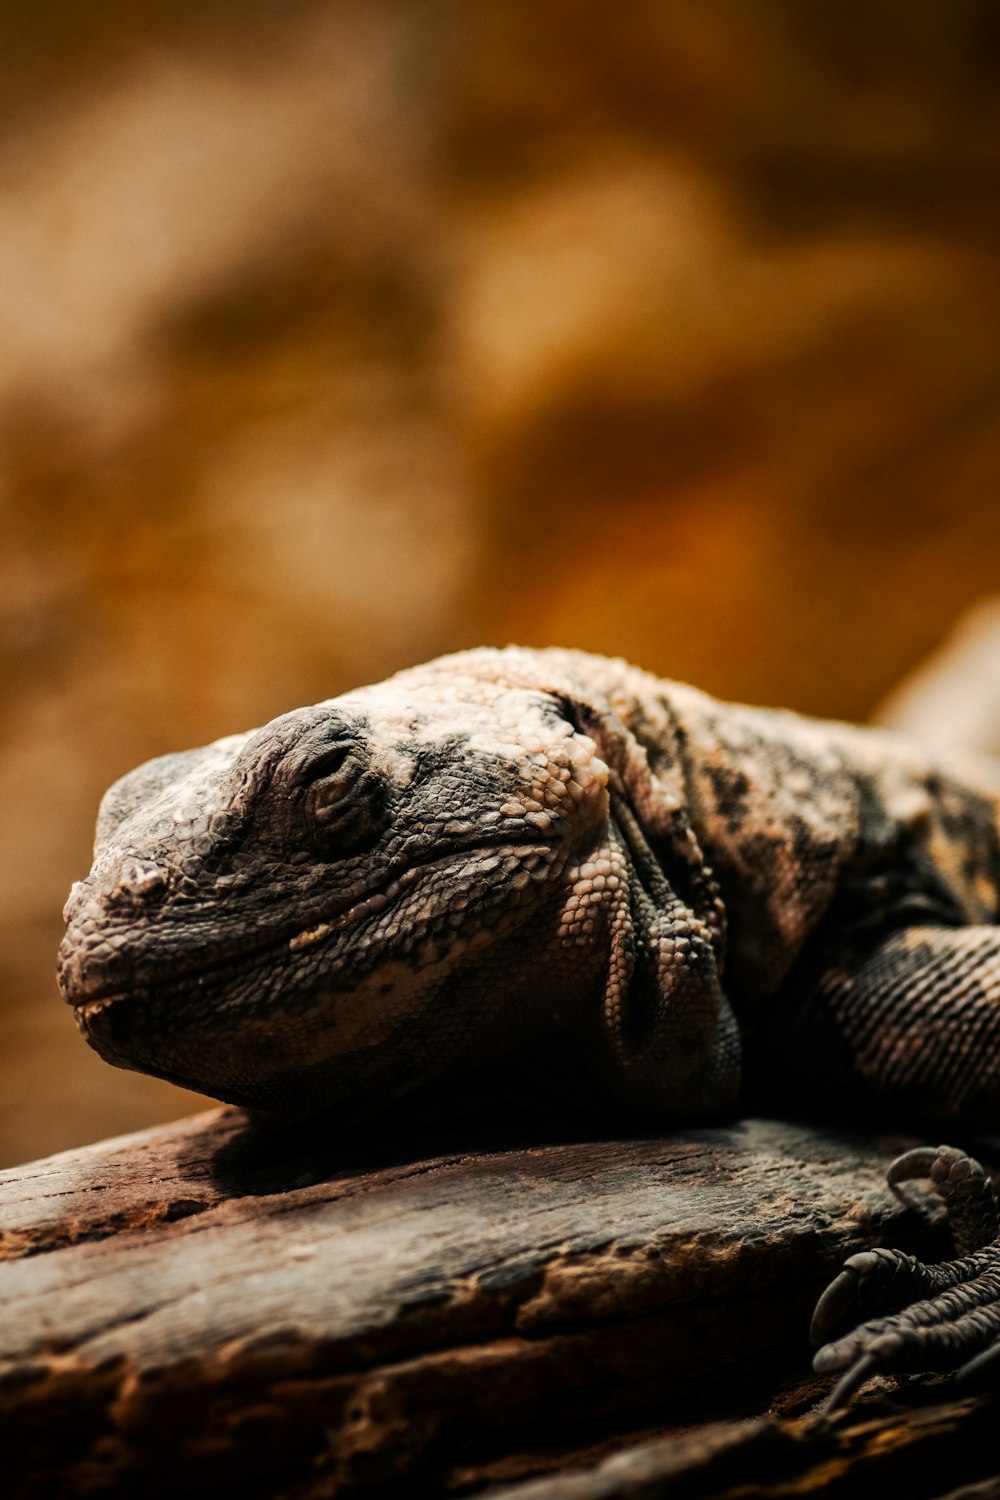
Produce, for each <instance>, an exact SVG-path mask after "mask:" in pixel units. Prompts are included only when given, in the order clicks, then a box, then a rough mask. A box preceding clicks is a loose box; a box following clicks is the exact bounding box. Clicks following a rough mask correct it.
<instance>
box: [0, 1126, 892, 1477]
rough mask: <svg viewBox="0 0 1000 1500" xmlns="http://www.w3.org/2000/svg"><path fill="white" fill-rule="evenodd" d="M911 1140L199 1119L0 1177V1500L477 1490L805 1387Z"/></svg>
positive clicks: (789, 1131) (885, 1218)
mask: <svg viewBox="0 0 1000 1500" xmlns="http://www.w3.org/2000/svg"><path fill="white" fill-rule="evenodd" d="M908 1144H910V1142H909V1141H908V1140H904V1139H902V1138H893V1139H891V1140H890V1139H888V1138H884V1139H881V1140H870V1141H868V1142H867V1143H865V1142H864V1141H862V1140H860V1139H853V1138H849V1137H846V1136H838V1135H836V1134H832V1133H829V1132H823V1131H820V1130H817V1129H810V1128H807V1127H804V1126H796V1125H789V1124H778V1123H775V1122H769V1121H763V1120H750V1121H746V1122H743V1123H741V1124H739V1125H735V1126H732V1127H729V1128H720V1129H711V1130H693V1131H688V1132H684V1133H681V1134H674V1135H671V1136H669V1137H659V1136H657V1137H647V1138H640V1139H598V1138H591V1139H584V1140H555V1141H552V1140H550V1141H546V1142H541V1141H536V1142H534V1143H525V1142H523V1141H521V1142H517V1143H513V1144H512V1143H511V1142H510V1141H507V1142H504V1141H497V1140H495V1139H494V1140H492V1141H491V1140H489V1139H486V1140H484V1139H482V1138H481V1139H479V1140H478V1141H477V1140H470V1141H469V1142H468V1143H467V1144H466V1143H465V1142H463V1143H462V1145H461V1148H460V1149H458V1148H455V1149H452V1150H450V1151H448V1152H443V1151H441V1150H440V1144H439V1143H438V1145H437V1146H435V1145H434V1143H433V1142H424V1143H421V1142H420V1141H412V1142H410V1143H409V1146H408V1149H406V1150H405V1151H404V1150H403V1148H401V1147H400V1146H399V1145H398V1144H397V1145H396V1146H395V1147H390V1146H388V1145H379V1143H377V1142H376V1143H373V1144H372V1145H371V1146H369V1147H367V1148H365V1149H361V1148H360V1147H355V1148H353V1151H352V1152H348V1151H347V1150H346V1149H345V1148H334V1147H331V1148H329V1150H328V1151H326V1152H325V1153H317V1152H316V1151H315V1149H312V1148H310V1147H309V1146H308V1144H306V1143H305V1142H304V1141H303V1140H302V1139H301V1138H296V1137H295V1136H277V1137H273V1136H269V1135H267V1134H266V1133H263V1132H261V1131H260V1130H258V1129H255V1128H253V1127H251V1126H250V1125H249V1124H248V1122H247V1121H246V1119H245V1118H244V1117H243V1116H242V1115H241V1114H240V1113H239V1112H238V1111H234V1110H218V1111H213V1112H210V1113H208V1114H204V1115H199V1116H196V1117H194V1118H192V1119H190V1120H187V1121H182V1122H180V1123H179V1124H177V1125H175V1126H171V1127H168V1128H166V1129H157V1130H152V1131H147V1132H144V1133H142V1134H139V1135H135V1136H131V1137H124V1138H122V1139H119V1140H116V1141H108V1142H104V1143H102V1144H100V1145H97V1146H93V1147H90V1148H88V1149H86V1150H83V1151H78V1152H69V1153H65V1154H63V1155H60V1156H55V1157H51V1158H48V1159H47V1160H45V1161H40V1162H35V1163H32V1164H31V1165H29V1166H27V1167H23V1168H19V1169H16V1170H13V1171H9V1172H6V1173H4V1174H2V1175H0V1254H2V1256H3V1257H4V1263H3V1264H2V1265H0V1328H2V1339H0V1342H2V1358H0V1424H2V1456H3V1464H4V1470H3V1472H4V1478H5V1482H6V1486H7V1488H6V1489H5V1491H4V1493H5V1494H9V1495H12V1496H14V1495H16V1496H26V1497H29V1496H30V1497H34V1496H43V1495H45V1496H48V1495H54V1494H60V1493H74V1494H75V1493H81V1494H89V1493H95V1494H96V1493H121V1494H128V1493H134V1492H136V1491H137V1490H138V1489H140V1488H141V1490H142V1492H143V1493H144V1494H147V1495H158V1494H167V1493H174V1492H176V1490H177V1488H178V1487H179V1486H182V1487H183V1489H184V1490H185V1491H186V1492H187V1493H209V1492H211V1493H221V1492H225V1491H226V1489H227V1487H228V1486H233V1487H234V1490H238V1491H239V1493H240V1494H241V1495H244V1496H247V1495H249V1496H254V1495H272V1494H278V1493H280V1494H286V1493H287V1494H288V1495H293V1494H294V1495H303V1496H305V1495H315V1496H317V1497H318V1496H320V1495H326V1494H334V1493H336V1494H338V1495H340V1494H348V1493H352V1492H354V1491H357V1490H367V1489H371V1488H372V1487H375V1488H378V1489H381V1488H388V1489H393V1488H397V1487H399V1488H400V1489H401V1491H402V1492H406V1491H407V1487H408V1486H410V1485H412V1484H413V1483H414V1482H415V1481H416V1480H417V1479H418V1478H419V1480H420V1483H421V1484H423V1485H428V1484H433V1485H437V1486H452V1487H454V1488H455V1489H456V1490H458V1491H463V1490H464V1491H467V1492H468V1491H472V1490H474V1489H475V1488H477V1487H480V1486H481V1485H482V1484H483V1483H485V1482H486V1481H487V1480H488V1479H489V1480H491V1481H492V1482H496V1480H498V1479H500V1478H504V1477H507V1478H511V1477H516V1476H517V1475H518V1474H519V1473H530V1472H534V1471H535V1470H537V1469H542V1468H545V1467H546V1466H551V1465H552V1463H553V1462H559V1463H566V1462H568V1461H571V1460H572V1458H573V1457H574V1455H579V1454H580V1453H581V1452H586V1451H587V1450H588V1448H592V1447H593V1445H594V1444H595V1443H598V1444H600V1443H605V1444H606V1443H609V1442H610V1443H612V1444H614V1443H620V1442H621V1440H622V1438H623V1436H625V1435H628V1434H629V1433H636V1432H640V1431H643V1430H650V1429H652V1430H654V1431H659V1432H663V1431H666V1430H669V1429H670V1428H671V1427H673V1426H677V1425H680V1424H690V1423H692V1422H696V1421H704V1420H705V1419H706V1418H708V1417H719V1416H745V1415H746V1414H748V1413H750V1414H753V1413H760V1412H763V1411H766V1410H767V1408H768V1404H769V1399H770V1396H771V1395H772V1394H773V1393H774V1392H775V1391H777V1390H779V1389H780V1388H782V1387H783V1386H786V1385H787V1384H788V1382H789V1381H794V1380H795V1379H799V1380H805V1381H806V1387H805V1389H807V1390H808V1391H811V1392H812V1396H813V1397H815V1395H816V1394H817V1393H818V1392H819V1391H820V1390H822V1389H825V1385H824V1384H823V1383H820V1384H819V1385H817V1384H816V1382H815V1381H812V1382H811V1384H810V1377H809V1376H808V1360H809V1349H808V1345H807V1340H806V1329H807V1326H808V1316H809V1312H810V1309H811V1306H812V1303H813V1300H814V1298H815V1296H816V1294H817V1292H818V1290H819V1289H820V1288H821V1287H822V1285H823V1283H824V1282H825V1280H827V1279H828V1278H829V1276H830V1274H831V1273H832V1272H833V1271H835V1270H836V1268H837V1267H838V1265H839V1262H840V1261H841V1260H842V1259H843V1257H844V1256H845V1255H847V1254H850V1253H851V1252H852V1251H854V1250H855V1249H858V1248H860V1247H861V1246H863V1245H867V1244H870V1243H872V1242H874V1241H877V1240H879V1239H889V1240H892V1241H905V1242H907V1243H912V1242H913V1239H914V1235H915V1233H917V1230H918V1223H917V1215H915V1214H914V1213H912V1212H911V1211H910V1210H907V1209H906V1208H904V1207H903V1206H902V1205H901V1204H900V1203H898V1202H897V1201H896V1200H895V1199H894V1198H893V1197H892V1195H891V1194H890V1193H889V1192H888V1190H887V1189H886V1187H885V1185H884V1178H883V1174H884V1168H885V1165H886V1163H887V1161H888V1160H889V1159H890V1158H891V1156H892V1155H893V1154H894V1152H895V1151H896V1150H897V1149H899V1148H901V1147H904V1146H906V1145H908ZM803 1399H805V1398H803ZM768 1420H770V1419H768ZM516 1454H521V1455H526V1456H525V1457H523V1458H522V1460H521V1461H520V1467H519V1465H518V1462H515V1461H512V1455H516ZM553 1455H555V1457H553ZM560 1455H561V1456H560ZM595 1472H596V1471H595ZM539 1482H542V1481H539ZM545 1482H548V1481H545ZM426 1492H428V1493H430V1492H432V1491H430V1490H428V1491H426ZM540 1493H541V1492H540ZM552 1493H553V1495H555V1494H556V1493H557V1492H556V1491H553V1492H552ZM559 1493H561V1492H559ZM568 1493H569V1491H567V1494H568ZM581 1493H583V1492H581ZM588 1493H589V1492H588ZM594 1493H597V1491H594ZM600 1493H602V1494H604V1493H608V1494H610V1493H618V1491H610V1490H607V1488H605V1489H602V1490H601V1491H600ZM621 1493H623V1494H624V1493H626V1491H625V1490H622V1492H621Z"/></svg>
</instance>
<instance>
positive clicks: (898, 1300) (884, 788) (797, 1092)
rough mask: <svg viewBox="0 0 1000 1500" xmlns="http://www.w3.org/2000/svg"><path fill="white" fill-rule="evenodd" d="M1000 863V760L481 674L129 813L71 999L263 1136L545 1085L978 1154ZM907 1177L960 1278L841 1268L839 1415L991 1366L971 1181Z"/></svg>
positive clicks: (80, 886) (368, 693)
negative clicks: (954, 1372)
mask: <svg viewBox="0 0 1000 1500" xmlns="http://www.w3.org/2000/svg"><path fill="white" fill-rule="evenodd" d="M998 829H1000V766H997V765H993V764H992V763H991V762H989V761H987V760H982V761H979V760H974V759H971V758H968V759H967V758H958V757H954V758H951V759H948V758H947V757H941V756H938V755H936V754H933V753H932V752H930V751H926V750H923V749H921V748H920V746H919V745H917V744H916V743H911V742H909V741H907V740H906V739H905V738H903V737H901V736H897V735H894V734H892V733H890V732H889V731H879V730H874V729H865V728H861V727H855V726H851V725H846V724H839V723H828V722H822V721H819V720H813V719H809V718H806V717H804V716H801V715H798V714H795V713H792V712H790V711H787V710H780V709H757V708H750V707H746V706H742V705H735V704H729V703H723V702H720V701H717V700H715V699H713V698H711V697H709V696H708V695H707V694H704V693H702V692H700V691H698V690H697V689H695V688H692V687H688V686H686V685H683V684H680V683H676V682H670V681H665V680H661V679H659V678H657V677H655V676H652V675H650V674H649V673H647V672H644V671H642V670H641V669H639V668H637V667H633V666H630V665H628V664H627V663H625V662H623V661H621V660H612V659H608V658H604V657H599V656H593V655H589V654H587V653H584V652H577V651H570V650H564V649H559V648H552V649H547V650H532V649H527V648H519V647H508V648H506V649H502V650H501V649H494V648H488V647H483V648H478V649H474V650H469V651H464V652H458V653H455V654H453V655H449V656H445V657H441V658H438V659H437V660H435V661H432V662H429V663H427V664H425V665H423V666H419V667H414V668H410V669H408V670H405V671H403V672H400V673H397V674H396V675H395V676H393V677H390V678H389V679H387V680H386V681H385V682H382V683H378V684H375V685H373V686H369V687H364V688H360V689H358V690H356V691H353V692H349V693H346V694H344V695H342V696H340V697H336V698H332V699H329V700H326V701H324V702H321V703H318V704H315V705H312V706H310V707H306V708H302V709H297V710H294V711H292V712H289V713H285V714H283V715H281V716H280V717H278V718H276V719H274V720H272V721H271V722H270V723H268V724H266V725H265V726H264V727H263V728H260V729H256V730H252V731H249V732H247V733H244V734H237V735H231V736H228V737H226V738H223V739H220V740H217V741H215V742H214V743H213V744H211V745H208V746H205V747H203V748H200V749H195V750H187V751H183V752H180V753H175V754H167V755H163V756H160V757H159V758H157V759H155V760H151V761H148V762H147V763H145V764H144V765H142V766H140V767H138V768H137V769H136V770H134V771H132V772H130V773H129V774H128V775H126V776H124V777H122V778H121V779H120V780H118V781H116V782H115V783H114V785H113V786H111V788H110V789H109V790H108V791H107V793H106V794H105V796H104V798H103V800H102V802H101V806H100V810H99V814H98V822H97V833H96V842H95V854H94V863H93V868H92V870H91V872H90V874H89V875H88V876H87V878H86V879H85V880H83V881H80V882H77V883H76V884H75V885H74V886H73V888H72V891H71V893H70V897H69V901H68V903H67V905H66V909H65V913H64V916H65V919H66V923H67V929H66V935H65V938H64V940H63V943H62V946H61V948H60V953H59V982H60V986H61V989H62V992H63V995H64V997H65V999H66V1000H67V1001H68V1002H69V1003H70V1004H71V1005H72V1007H73V1009H74V1013H75V1017H76V1020H77V1023H78V1025H79V1027H80V1029H81V1031H82V1033H83V1035H84V1037H85V1038H86V1040H87V1041H88V1042H89V1043H90V1044H91V1045H92V1046H93V1047H94V1048H95V1049H96V1050H97V1051H98V1053H100V1055H101V1056H102V1057H104V1058H105V1059H106V1060H107V1061H109V1062H111V1063H114V1064H116V1065H118V1066H121V1067H125V1068H133V1069H138V1070H141V1071H145V1072H149V1073H152V1074H156V1075H158V1076H160V1077H163V1078H167V1079H170V1080H172V1081H174V1082H176V1083H180V1084H182V1085H185V1086H187V1087H190V1088H193V1089H196V1090H199V1091H201V1092H203V1093H207V1094H210V1095H212V1096H214V1097H217V1098H219V1099H221V1100H225V1101H229V1102H231V1103H235V1104H238V1105H242V1106H244V1107H246V1108H248V1109H250V1110H255V1111H259V1112H264V1113H265V1114H273V1115H278V1116H281V1115H285V1114H290V1115H309V1114H311V1113H312V1114H323V1115H324V1116H326V1117H327V1118H328V1119H330V1120H332V1121H335V1122H337V1123H339V1124H341V1125H343V1124H345V1123H351V1122H357V1121H359V1120H363V1119H364V1118H365V1117H366V1116H368V1115H371V1114H373V1113H375V1112H376V1111H378V1110H382V1109H385V1108H387V1107H388V1106H389V1105H390V1104H392V1103H393V1102H395V1101H397V1100H399V1099H400V1098H401V1097H405V1096H406V1095H408V1094H409V1095H410V1096H411V1097H412V1096H413V1095H414V1094H415V1093H419V1091H420V1090H425V1091H428V1090H429V1091H431V1092H432V1093H434V1092H435V1091H437V1092H438V1093H439V1094H440V1095H441V1096H442V1097H447V1089H448V1087H449V1086H450V1084H451V1083H452V1082H453V1081H454V1080H457V1079H460V1078H462V1077H463V1076H465V1077H471V1078H475V1077H476V1076H477V1073H476V1070H477V1069H483V1068H485V1069H487V1070H488V1069H489V1068H490V1067H492V1068H493V1069H494V1070H499V1072H500V1073H501V1075H509V1077H510V1078H511V1079H515V1078H516V1077H518V1076H519V1074H523V1076H524V1077H530V1076H531V1071H532V1060H534V1070H535V1074H536V1075H537V1074H538V1072H539V1060H540V1059H541V1071H542V1072H543V1073H545V1074H547V1075H551V1076H552V1078H556V1077H557V1076H558V1077H559V1079H560V1080H561V1083H562V1085H563V1086H564V1087H565V1088H566V1090H567V1091H568V1093H569V1095H570V1097H580V1098H581V1099H582V1098H590V1097H593V1098H597V1099H601V1100H603V1101H606V1103H607V1107H609V1108H611V1109H615V1110H621V1111H627V1112H629V1113H631V1115H633V1116H634V1117H636V1118H637V1119H641V1120H645V1121H647V1122H648V1121H655V1122H667V1123H669V1122H679V1121H684V1122H690V1121H695V1120H704V1119H710V1118H712V1117H718V1116H724V1115H727V1114H728V1115H732V1114H733V1113H734V1112H736V1111H737V1109H738V1108H739V1107H740V1105H741V1102H745V1101H746V1100H747V1099H750V1100H757V1101H764V1102H765V1103H766V1104H768V1105H769V1104H770V1103H771V1102H772V1101H780V1100H794V1099H795V1098H796V1096H798V1097H800V1098H801V1097H802V1096H803V1095H805V1096H807V1097H808V1098H809V1099H810V1100H811V1101H817V1100H819V1101H824V1100H825V1101H826V1102H827V1103H828V1104H829V1105H830V1106H831V1107H832V1108H833V1109H835V1110H838V1111H840V1112H845V1111H846V1112H850V1113H852V1114H853V1113H856V1112H858V1111H866V1110H872V1109H879V1108H881V1109H883V1110H888V1111H893V1112H895V1113H896V1114H897V1115H902V1114H905V1115H906V1116H908V1117H913V1118H916V1119H919V1120H921V1121H923V1122H926V1123H928V1124H934V1125H936V1124H938V1123H946V1122H952V1123H954V1124H956V1125H957V1126H960V1127H963V1128H966V1127H973V1128H986V1129H989V1128H990V1127H991V1126H992V1127H994V1128H995V1127H996V1125H997V1123H998V1121H1000V925H998V922H1000V832H998ZM913 1176H930V1177H931V1179H932V1181H933V1182H934V1183H935V1184H936V1186H937V1188H938V1191H939V1192H940V1194H941V1195H942V1197H943V1198H944V1199H945V1202H946V1205H947V1207H948V1210H949V1213H950V1215H951V1220H952V1226H953V1229H954V1231H955V1239H956V1250H957V1252H958V1258H957V1259H955V1260H953V1261H949V1262H946V1263H944V1264H943V1265H937V1266H933V1265H932V1266H925V1265H923V1264H922V1263H920V1262H919V1261H917V1260H915V1259H913V1258H912V1257H909V1256H907V1255H904V1254H903V1253H902V1252H898V1251H891V1250H886V1249H876V1250H872V1251H868V1252H863V1253H862V1254H861V1255H859V1256H855V1257H853V1258H852V1259H851V1260H850V1261H848V1262H847V1264H846V1266H845V1269H844V1271H843V1272H842V1273H841V1275H840V1276H839V1277H838V1278H837V1279H836V1281H835V1282H834V1283H833V1284H832V1286H831V1287H830V1288H828V1290H827V1292H826V1293H825V1294H824V1297H823V1298H822V1299H821V1302H820V1305H819V1308H818V1309H817V1315H816V1318H815V1320H814V1333H815V1336H816V1340H817V1342H818V1343H819V1344H820V1345H821V1347H820V1349H819V1352H818V1354H817V1355H816V1360H815V1363H816V1367H817V1368H818V1369H819V1370H822V1371H840V1372H843V1373H842V1375H841V1379H840V1382H839V1385H838V1387H837V1389H836V1391H835V1392H834V1396H833V1398H832V1399H833V1404H834V1405H836V1404H839V1403H840V1402H842V1401H844V1400H846V1399H847V1398H848V1397H849V1396H850V1395H851V1394H852V1392H853V1391H854V1389H856V1388H857V1386H858V1385H860V1384H861V1383H862V1382H863V1381H864V1380H865V1379H866V1378H867V1377H868V1376H869V1375H870V1374H872V1373H875V1372H879V1371H885V1372H899V1371H904V1370H908V1369H917V1368H920V1369H929V1368H947V1369H954V1368H956V1367H958V1366H962V1367H963V1368H965V1369H968V1368H970V1367H974V1368H980V1367H981V1366H982V1365H983V1364H984V1362H985V1363H989V1361H990V1359H991V1358H992V1357H993V1356H994V1355H996V1354H997V1353H998V1351H1000V1337H998V1336H1000V1239H998V1237H997V1236H998V1230H1000V1221H998V1217H997V1209H996V1204H995V1202H994V1199H993V1195H992V1189H991V1187H990V1184H989V1181H988V1179H987V1178H986V1175H985V1173H984V1172H983V1169H982V1168H981V1167H979V1166H978V1164H977V1163H976V1162H974V1161H973V1160H972V1159H971V1158H969V1157H968V1156H967V1155H965V1153H963V1152H961V1151H958V1150H956V1149H954V1148H951V1147H940V1148H938V1149H936V1150H935V1149H932V1148H920V1149H918V1150H917V1151H916V1152H914V1153H910V1154H909V1156H907V1157H904V1158H901V1159H900V1160H899V1161H898V1162H896V1163H895V1164H894V1165H893V1167H892V1168H891V1169H890V1181H892V1182H893V1183H899V1182H901V1181H903V1180H906V1179H908V1178H910V1177H913ZM855 1324H856V1326H854V1325H855Z"/></svg>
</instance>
